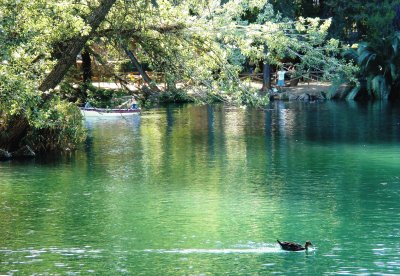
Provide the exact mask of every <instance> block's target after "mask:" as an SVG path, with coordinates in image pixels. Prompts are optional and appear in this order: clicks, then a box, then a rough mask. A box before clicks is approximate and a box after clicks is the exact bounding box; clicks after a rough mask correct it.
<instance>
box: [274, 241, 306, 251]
mask: <svg viewBox="0 0 400 276" xmlns="http://www.w3.org/2000/svg"><path fill="white" fill-rule="evenodd" d="M277 242H278V243H279V245H280V246H281V247H282V249H283V250H287V251H302V250H308V247H309V246H310V245H311V246H312V243H311V242H310V241H306V244H305V245H304V246H302V245H301V244H298V243H294V242H281V241H279V240H277Z"/></svg>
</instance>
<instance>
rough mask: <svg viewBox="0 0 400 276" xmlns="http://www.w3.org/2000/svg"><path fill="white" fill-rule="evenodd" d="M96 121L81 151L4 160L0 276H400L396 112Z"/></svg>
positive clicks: (198, 110)
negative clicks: (298, 246)
mask: <svg viewBox="0 0 400 276" xmlns="http://www.w3.org/2000/svg"><path fill="white" fill-rule="evenodd" d="M86 125H87V127H88V139H87V142H86V143H85V145H84V146H83V147H82V148H81V149H79V150H77V151H75V152H72V153H65V154H63V155H62V156H61V157H50V156H49V157H46V158H37V159H35V160H28V161H9V162H1V163H0V219H1V224H0V235H1V236H0V274H15V275H26V274H31V275H32V274H34V275H43V274H46V275H54V274H68V275H76V274H82V275H88V274H94V275H222V274H227V275H271V274H278V275H300V274H302V275H322V274H342V275H344V274H350V275H354V274H365V275H367V274H400V108H399V107H396V106H392V105H390V104H387V103H384V102H378V103H374V104H372V103H369V104H357V103H343V102H323V103H298V102H295V103H294V102H293V103H292V102H287V103H286V102H274V103H271V105H270V106H268V107H266V108H264V109H251V108H247V109H245V108H233V107H223V106H218V105H216V106H195V105H185V106H169V107H166V108H159V109H154V110H149V111H144V112H142V114H141V115H138V116H134V117H133V118H130V119H121V118H119V119H114V120H113V119H107V120H89V121H86ZM277 239H280V240H284V241H285V240H289V241H296V242H299V243H302V244H304V243H305V241H306V240H311V241H312V243H313V244H314V248H312V249H311V250H309V251H308V252H304V251H303V252H286V251H283V250H281V249H280V247H279V246H278V244H277V243H276V240H277Z"/></svg>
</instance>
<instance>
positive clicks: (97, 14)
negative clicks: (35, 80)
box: [39, 0, 116, 91]
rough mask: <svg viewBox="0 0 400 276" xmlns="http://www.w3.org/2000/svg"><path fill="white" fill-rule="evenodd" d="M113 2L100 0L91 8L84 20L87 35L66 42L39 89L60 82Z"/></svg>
mask: <svg viewBox="0 0 400 276" xmlns="http://www.w3.org/2000/svg"><path fill="white" fill-rule="evenodd" d="M115 2H116V0H102V1H101V3H100V5H99V6H98V7H97V8H95V9H94V10H93V12H92V14H91V15H90V16H89V18H88V19H87V22H86V23H87V24H88V25H89V26H90V27H91V31H90V33H89V35H87V36H80V35H78V36H76V37H75V38H74V39H72V40H71V41H70V42H68V44H67V47H66V49H65V51H64V52H63V53H62V56H61V57H60V59H59V60H58V62H57V64H56V65H55V66H54V68H53V70H52V71H51V72H50V73H49V74H48V75H47V77H46V78H45V79H44V80H43V82H42V84H41V85H40V86H39V90H41V91H47V90H49V89H54V88H55V87H56V86H57V85H58V84H59V83H60V82H61V80H62V79H63V77H64V75H65V74H66V73H67V71H68V69H69V68H70V67H71V65H72V64H73V63H74V62H75V58H76V56H77V55H78V54H79V52H80V51H81V50H82V48H83V46H85V43H86V42H87V40H88V39H89V37H90V36H91V35H92V34H93V33H94V32H95V31H96V29H97V28H98V27H99V26H100V23H101V22H103V20H104V18H105V17H106V15H107V14H108V12H109V11H110V9H111V7H112V5H113V4H114V3H115Z"/></svg>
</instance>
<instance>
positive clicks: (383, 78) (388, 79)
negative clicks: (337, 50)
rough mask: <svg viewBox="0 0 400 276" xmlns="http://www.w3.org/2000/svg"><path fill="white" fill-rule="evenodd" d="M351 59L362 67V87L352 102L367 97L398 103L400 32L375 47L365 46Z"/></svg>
mask: <svg viewBox="0 0 400 276" xmlns="http://www.w3.org/2000/svg"><path fill="white" fill-rule="evenodd" d="M351 56H352V57H354V58H356V60H357V62H358V64H359V66H360V76H359V78H360V84H359V85H358V87H357V88H356V89H354V90H353V91H352V92H351V93H350V95H349V98H355V97H357V96H360V95H362V94H361V93H367V96H369V97H371V98H374V99H397V98H399V96H400V92H399V89H400V70H399V68H400V32H397V33H396V34H395V35H393V36H391V37H389V38H383V39H380V40H376V41H375V42H374V43H362V44H360V45H359V48H358V50H357V51H354V50H353V51H352V53H351Z"/></svg>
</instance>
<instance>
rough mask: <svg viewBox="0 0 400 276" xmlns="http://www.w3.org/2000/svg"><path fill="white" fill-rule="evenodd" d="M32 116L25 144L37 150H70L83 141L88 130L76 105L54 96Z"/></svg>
mask: <svg viewBox="0 0 400 276" xmlns="http://www.w3.org/2000/svg"><path fill="white" fill-rule="evenodd" d="M45 105H46V106H44V107H43V108H42V109H41V110H40V111H39V110H38V111H37V112H36V113H34V114H33V115H32V116H33V118H31V121H32V122H33V127H32V128H30V130H29V132H28V134H27V136H26V137H25V139H24V140H25V144H28V145H30V146H31V147H32V148H33V149H35V150H37V151H49V150H57V151H59V150H70V149H73V148H74V147H75V146H76V145H78V144H80V143H81V142H83V140H84V138H85V136H86V131H85V129H84V127H83V125H82V115H81V113H80V111H79V109H78V108H77V107H76V105H74V104H72V103H66V102H64V101H60V100H59V99H57V98H54V99H52V100H50V101H47V102H46V104H45Z"/></svg>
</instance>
